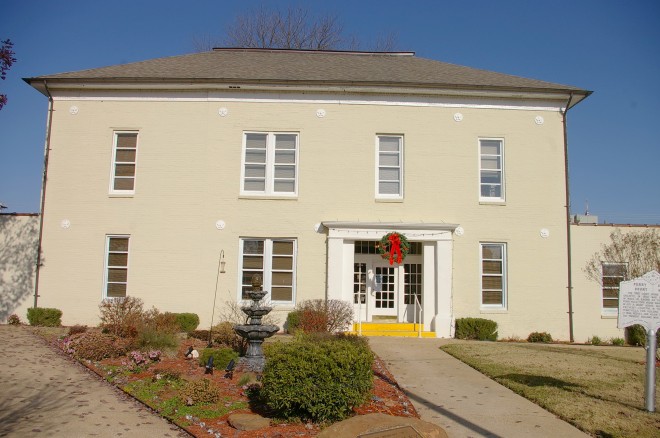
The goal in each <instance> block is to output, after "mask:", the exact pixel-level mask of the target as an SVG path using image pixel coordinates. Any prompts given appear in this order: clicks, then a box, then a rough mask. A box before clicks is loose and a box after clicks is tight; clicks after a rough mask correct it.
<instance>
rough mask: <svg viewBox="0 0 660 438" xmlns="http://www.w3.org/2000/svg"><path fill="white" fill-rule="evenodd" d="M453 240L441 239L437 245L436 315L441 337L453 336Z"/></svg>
mask: <svg viewBox="0 0 660 438" xmlns="http://www.w3.org/2000/svg"><path fill="white" fill-rule="evenodd" d="M452 244H453V241H452V240H439V241H437V242H436V245H435V249H436V251H435V255H436V257H435V278H436V316H435V334H436V336H437V337H439V338H450V337H452V336H453V334H454V333H453V324H452V323H453V321H452V319H453V309H452V302H451V296H452V278H451V274H452Z"/></svg>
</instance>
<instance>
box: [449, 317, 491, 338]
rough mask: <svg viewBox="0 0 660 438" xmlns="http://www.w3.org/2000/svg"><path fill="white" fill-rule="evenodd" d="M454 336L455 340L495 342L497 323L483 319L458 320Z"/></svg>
mask: <svg viewBox="0 0 660 438" xmlns="http://www.w3.org/2000/svg"><path fill="white" fill-rule="evenodd" d="M454 336H455V337H456V339H476V340H478V341H497V323H496V322H495V321H492V320H490V319H484V318H459V319H457V320H456V333H455V335H454Z"/></svg>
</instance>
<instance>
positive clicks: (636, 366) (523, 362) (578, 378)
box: [442, 341, 660, 437]
mask: <svg viewBox="0 0 660 438" xmlns="http://www.w3.org/2000/svg"><path fill="white" fill-rule="evenodd" d="M442 349H443V350H444V351H446V352H447V353H449V354H451V355H452V356H454V357H456V358H458V359H459V360H461V361H463V362H465V363H467V364H468V365H470V366H472V367H473V368H475V369H477V370H479V371H480V372H482V373H483V374H485V375H487V376H489V377H491V378H493V379H494V380H496V381H497V382H499V383H501V384H502V385H504V386H506V387H508V388H511V389H512V390H513V391H515V392H517V393H518V394H520V395H522V396H523V397H525V398H527V399H529V400H531V401H533V402H534V403H536V404H538V405H540V406H542V407H544V408H545V409H547V410H548V411H550V412H553V413H554V414H556V415H557V416H559V417H561V418H563V419H564V420H566V421H568V422H569V423H571V424H573V425H575V426H576V427H578V428H580V429H582V430H583V431H585V432H587V433H589V434H591V435H593V436H599V437H659V436H660V414H658V413H657V412H655V413H649V412H647V411H646V410H645V408H644V406H645V401H644V379H645V373H646V365H645V364H644V360H645V350H644V349H643V348H639V347H637V348H635V347H593V346H575V345H554V344H552V345H546V344H526V343H501V342H477V341H456V342H455V343H454V342H452V343H451V344H448V345H445V346H443V347H442ZM659 374H660V373H658V372H657V373H656V385H657V382H658V381H659V377H660V376H659ZM656 406H658V408H660V405H659V404H658V397H657V395H656Z"/></svg>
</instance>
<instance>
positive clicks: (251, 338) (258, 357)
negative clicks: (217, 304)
mask: <svg viewBox="0 0 660 438" xmlns="http://www.w3.org/2000/svg"><path fill="white" fill-rule="evenodd" d="M266 293H267V292H266V291H263V290H261V277H259V276H258V275H255V276H254V277H252V291H250V292H248V293H247V294H248V296H249V297H250V299H251V300H252V303H251V304H250V305H249V306H243V307H241V310H242V311H243V313H245V314H246V315H247V316H248V317H249V321H248V323H247V324H241V325H235V326H234V331H235V332H236V333H237V334H238V335H239V336H241V337H243V338H245V339H247V341H248V348H247V352H246V353H245V356H244V357H242V358H241V359H240V360H239V361H238V366H239V368H241V369H243V370H247V371H254V372H258V373H260V372H262V371H263V369H264V365H265V363H266V358H265V357H264V350H263V347H262V344H263V343H264V339H266V338H270V337H271V336H273V335H274V334H275V333H277V332H278V331H279V330H280V328H279V327H278V326H276V325H272V324H262V322H261V319H262V318H263V317H264V316H265V315H268V314H269V313H270V311H271V310H273V308H272V307H268V306H262V305H261V300H262V299H263V297H264V296H265V295H266Z"/></svg>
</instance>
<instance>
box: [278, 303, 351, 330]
mask: <svg viewBox="0 0 660 438" xmlns="http://www.w3.org/2000/svg"><path fill="white" fill-rule="evenodd" d="M294 312H295V313H294ZM294 312H292V313H294V315H293V317H292V318H293V320H292V321H289V319H288V317H287V322H288V323H292V324H289V330H290V331H295V330H296V329H300V330H302V331H303V332H305V333H320V332H328V333H335V332H339V331H344V330H346V328H347V327H348V326H349V325H350V323H351V322H352V321H353V306H352V305H351V304H350V303H349V302H347V301H342V300H322V299H316V300H305V301H302V302H301V303H299V304H298V305H297V306H296V309H295V311H294ZM290 314H291V313H289V315H290ZM291 325H293V326H294V327H293V328H292V327H291Z"/></svg>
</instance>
